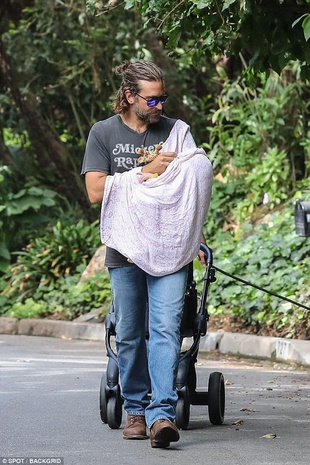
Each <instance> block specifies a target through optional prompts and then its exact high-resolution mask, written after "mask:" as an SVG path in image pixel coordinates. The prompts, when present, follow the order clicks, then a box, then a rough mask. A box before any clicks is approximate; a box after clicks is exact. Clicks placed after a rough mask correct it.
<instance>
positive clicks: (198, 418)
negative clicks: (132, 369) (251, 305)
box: [0, 335, 310, 465]
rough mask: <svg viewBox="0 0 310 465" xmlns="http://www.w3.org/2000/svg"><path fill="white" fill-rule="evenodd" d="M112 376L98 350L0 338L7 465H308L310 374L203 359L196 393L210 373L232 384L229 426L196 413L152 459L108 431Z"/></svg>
mask: <svg viewBox="0 0 310 465" xmlns="http://www.w3.org/2000/svg"><path fill="white" fill-rule="evenodd" d="M105 366H106V357H105V348H104V345H103V344H100V343H98V342H89V341H77V340H64V339H56V338H43V337H30V336H8V335H0V372H1V377H0V465H1V463H53V462H52V461H51V460H50V459H51V458H54V459H55V458H57V457H62V458H63V462H62V463H64V464H65V465H69V464H70V465H88V464H94V465H97V464H98V465H99V464H103V465H108V464H112V465H114V464H118V465H140V464H147V465H155V464H156V465H157V464H167V465H168V464H169V465H173V464H181V465H182V464H184V465H185V464H186V465H187V464H212V465H213V464H225V465H226V464H230V465H258V464H259V465H265V464H268V465H271V464H272V465H280V464H281V465H286V464H294V465H308V464H309V463H310V428H309V425H310V372H309V371H306V370H305V369H303V368H301V367H296V366H295V367H292V366H287V365H280V364H272V363H270V362H261V361H253V360H239V359H237V358H232V357H223V356H216V354H212V355H208V356H206V355H204V354H201V355H200V357H199V360H198V362H197V375H198V380H199V384H201V386H207V380H208V377H209V374H210V372H212V371H221V372H222V373H223V374H224V377H225V380H226V388H225V389H226V411H225V421H224V424H223V425H221V426H213V425H211V424H210V422H209V418H208V412H207V407H204V406H192V407H191V416H190V423H189V428H188V429H187V430H186V431H181V440H180V441H179V442H178V443H175V444H173V447H170V448H169V449H151V447H150V443H149V440H145V441H125V440H123V438H122V430H121V429H119V430H111V429H110V428H109V427H108V426H107V425H105V424H103V423H102V422H101V420H100V416H99V385H100V379H101V375H102V373H103V371H104V370H105ZM124 420H125V415H123V422H124ZM272 438H273V439H272ZM1 457H2V458H3V459H1ZM26 457H28V458H29V460H28V462H26V461H25V460H23V459H24V458H26ZM43 458H44V459H45V460H46V459H49V460H50V461H49V462H48V461H45V462H44V461H42V460H41V462H40V461H39V460H38V459H43ZM30 459H32V462H31V461H30ZM34 459H36V460H37V461H35V460H34ZM54 463H60V462H59V461H58V462H57V461H54Z"/></svg>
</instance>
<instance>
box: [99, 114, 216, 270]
mask: <svg viewBox="0 0 310 465" xmlns="http://www.w3.org/2000/svg"><path fill="white" fill-rule="evenodd" d="M161 151H162V152H168V151H174V152H176V153H177V157H176V158H175V159H174V160H173V161H172V162H171V163H170V165H169V166H168V167H167V169H166V171H165V172H164V173H163V174H161V175H160V176H159V177H157V178H152V179H148V180H147V181H144V182H143V183H139V175H138V173H139V172H140V171H141V168H134V169H132V170H131V171H127V172H125V173H116V174H115V175H114V176H107V179H106V183H105V188H104V197H103V201H102V208H101V223H100V235H101V241H102V243H103V244H106V245H107V246H108V247H112V248H113V249H116V250H118V251H119V252H120V253H121V254H122V255H124V256H125V257H127V258H129V259H130V260H131V261H132V262H133V263H135V264H136V265H137V266H139V267H140V268H142V269H143V270H144V271H146V272H147V273H148V274H150V275H152V276H163V275H167V274H170V273H174V272H176V271H178V270H179V269H181V268H182V267H183V266H184V265H186V264H188V263H189V262H191V261H192V260H193V259H194V258H195V257H196V256H197V254H198V252H199V247H200V241H201V234H202V228H203V224H204V221H205V217H206V214H207V211H208V207H209V203H210V197H211V189H212V182H213V172H212V165H211V163H210V161H209V160H208V158H207V157H206V154H205V152H204V150H203V149H200V148H197V147H196V144H195V142H194V140H193V138H192V136H191V134H190V131H189V126H188V125H187V124H186V123H184V122H183V121H181V120H178V121H176V123H175V125H174V127H173V129H172V131H171V133H170V135H169V137H168V139H167V140H166V142H165V143H164V144H163V147H162V150H161Z"/></svg>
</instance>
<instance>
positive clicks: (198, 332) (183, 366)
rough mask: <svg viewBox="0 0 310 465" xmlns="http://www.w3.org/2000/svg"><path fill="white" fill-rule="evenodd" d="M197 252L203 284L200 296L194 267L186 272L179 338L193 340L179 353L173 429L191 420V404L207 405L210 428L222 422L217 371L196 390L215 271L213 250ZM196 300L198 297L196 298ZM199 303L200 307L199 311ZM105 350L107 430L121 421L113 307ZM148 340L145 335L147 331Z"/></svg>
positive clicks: (102, 394) (103, 384)
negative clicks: (202, 258)
mask: <svg viewBox="0 0 310 465" xmlns="http://www.w3.org/2000/svg"><path fill="white" fill-rule="evenodd" d="M200 249H201V250H202V251H203V252H204V254H205V256H206V262H207V265H206V269H205V274H204V285H203V290H202V293H201V295H200V296H198V292H197V289H196V282H195V281H194V279H193V264H191V266H190V268H189V273H188V281H187V288H186V293H185V301H184V309H183V316H182V324H181V336H182V339H183V338H192V345H191V347H190V348H189V349H188V350H184V351H182V350H181V352H180V358H179V367H178V373H177V380H176V388H177V393H178V401H177V405H176V426H177V427H178V428H179V429H187V427H188V424H189V417H190V405H208V411H209V420H210V422H211V423H212V424H213V425H220V424H222V423H223V421H224V410H225V385H224V377H223V374H222V373H220V372H212V373H210V376H209V382H208V390H207V391H202V390H197V389H196V387H197V376H196V369H195V364H196V362H197V354H198V350H199V342H200V337H201V336H204V335H205V334H206V333H207V322H208V320H209V315H208V311H207V308H206V307H207V295H208V289H209V284H210V283H211V282H214V281H215V270H214V268H213V266H212V264H213V255H212V250H211V249H210V248H209V247H208V246H207V245H205V244H201V246H200ZM198 297H199V298H198ZM198 301H199V308H198ZM105 327H106V339H105V343H106V349H107V356H108V365H107V370H106V372H105V373H103V375H102V378H101V384H100V417H101V420H102V422H103V423H107V424H108V425H109V427H110V428H112V429H117V428H119V427H120V425H121V422H122V405H123V400H122V396H121V388H120V385H119V370H118V362H117V355H116V353H115V351H114V349H113V348H112V345H111V342H112V336H115V314H114V309H113V305H112V307H111V310H110V312H109V314H108V315H107V318H106V320H105ZM146 337H147V332H146Z"/></svg>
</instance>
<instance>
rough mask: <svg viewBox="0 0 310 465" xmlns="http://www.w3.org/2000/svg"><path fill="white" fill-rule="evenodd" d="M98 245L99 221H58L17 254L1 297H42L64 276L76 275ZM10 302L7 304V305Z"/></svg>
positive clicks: (16, 299)
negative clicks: (69, 223)
mask: <svg viewBox="0 0 310 465" xmlns="http://www.w3.org/2000/svg"><path fill="white" fill-rule="evenodd" d="M98 246H99V234H98V223H97V222H96V223H93V224H88V223H87V222H86V221H85V220H80V221H79V222H78V223H77V224H71V225H68V224H65V225H63V224H62V223H61V222H60V221H58V222H57V223H56V224H55V225H54V226H53V227H51V228H50V230H49V231H48V232H47V233H46V235H45V236H43V237H38V238H35V239H33V240H31V242H30V243H29V244H28V245H27V247H26V248H25V250H23V251H22V252H19V253H18V257H17V261H16V264H14V265H13V266H11V268H10V271H9V272H8V273H7V277H8V283H7V286H6V287H5V289H4V290H3V292H2V297H3V298H4V299H8V301H9V302H11V301H12V299H14V300H15V301H16V302H22V303H23V302H25V300H26V299H27V298H32V297H33V298H34V299H35V300H40V299H41V298H42V297H43V296H44V294H45V293H46V292H47V291H48V292H49V291H51V290H53V289H54V288H55V287H57V281H58V280H59V279H60V278H61V277H66V276H69V275H74V274H75V273H76V272H77V270H79V269H80V267H81V266H84V268H85V267H86V265H87V263H88V261H89V260H90V258H91V257H92V255H93V253H94V252H95V250H96V249H97V247H98ZM7 305H8V304H6V305H4V306H7Z"/></svg>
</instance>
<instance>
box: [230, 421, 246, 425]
mask: <svg viewBox="0 0 310 465" xmlns="http://www.w3.org/2000/svg"><path fill="white" fill-rule="evenodd" d="M243 423H244V420H236V421H234V422H233V423H232V425H236V426H240V425H243Z"/></svg>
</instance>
